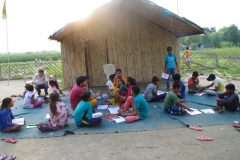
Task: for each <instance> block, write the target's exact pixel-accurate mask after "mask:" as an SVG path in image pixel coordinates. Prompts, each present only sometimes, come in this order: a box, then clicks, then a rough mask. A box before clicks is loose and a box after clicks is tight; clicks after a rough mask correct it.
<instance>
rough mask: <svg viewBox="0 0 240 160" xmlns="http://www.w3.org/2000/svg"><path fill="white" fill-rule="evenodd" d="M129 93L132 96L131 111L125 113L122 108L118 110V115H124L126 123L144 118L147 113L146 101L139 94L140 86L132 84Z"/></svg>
mask: <svg viewBox="0 0 240 160" xmlns="http://www.w3.org/2000/svg"><path fill="white" fill-rule="evenodd" d="M131 94H132V96H133V97H134V109H133V112H131V113H128V114H127V113H125V112H123V111H122V110H119V111H118V114H119V115H121V116H126V118H125V121H126V122H127V123H130V122H133V121H137V120H140V119H145V118H146V117H147V115H148V103H147V101H146V100H145V98H143V97H142V95H141V94H140V88H139V87H138V86H132V90H131Z"/></svg>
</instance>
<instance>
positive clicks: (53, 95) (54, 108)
mask: <svg viewBox="0 0 240 160" xmlns="http://www.w3.org/2000/svg"><path fill="white" fill-rule="evenodd" d="M49 99H50V102H49V106H50V110H51V112H52V114H53V115H56V114H57V106H56V102H57V101H58V100H59V94H58V93H56V92H53V93H51V94H50V96H49Z"/></svg>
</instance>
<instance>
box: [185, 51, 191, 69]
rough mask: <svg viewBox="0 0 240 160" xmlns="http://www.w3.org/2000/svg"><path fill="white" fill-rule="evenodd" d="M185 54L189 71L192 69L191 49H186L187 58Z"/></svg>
mask: <svg viewBox="0 0 240 160" xmlns="http://www.w3.org/2000/svg"><path fill="white" fill-rule="evenodd" d="M185 54H186V58H185V62H186V64H187V67H188V69H190V50H189V47H186V51H185V52H184V55H183V57H184V56H185Z"/></svg>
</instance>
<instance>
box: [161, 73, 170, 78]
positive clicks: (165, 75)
mask: <svg viewBox="0 0 240 160" xmlns="http://www.w3.org/2000/svg"><path fill="white" fill-rule="evenodd" d="M161 77H162V78H164V79H168V78H169V75H168V74H165V73H162V75H161Z"/></svg>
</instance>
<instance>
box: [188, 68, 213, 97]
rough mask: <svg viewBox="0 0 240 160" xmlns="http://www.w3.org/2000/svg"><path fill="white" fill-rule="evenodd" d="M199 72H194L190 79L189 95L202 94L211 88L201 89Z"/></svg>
mask: <svg viewBox="0 0 240 160" xmlns="http://www.w3.org/2000/svg"><path fill="white" fill-rule="evenodd" d="M198 76H199V74H198V72H196V71H195V72H193V74H192V77H191V78H189V79H188V92H189V93H201V92H202V91H203V90H204V89H205V88H209V87H210V86H205V87H199V86H198V85H199V79H198Z"/></svg>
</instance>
